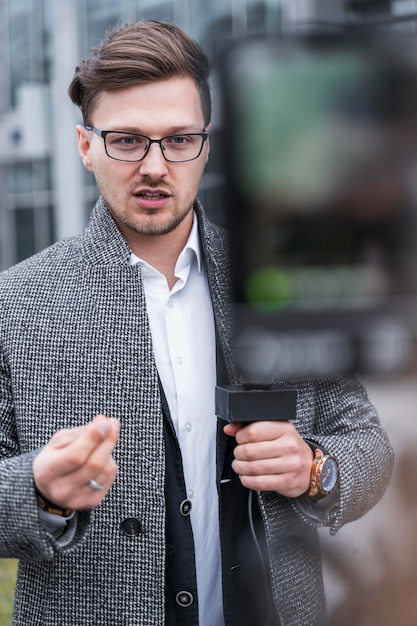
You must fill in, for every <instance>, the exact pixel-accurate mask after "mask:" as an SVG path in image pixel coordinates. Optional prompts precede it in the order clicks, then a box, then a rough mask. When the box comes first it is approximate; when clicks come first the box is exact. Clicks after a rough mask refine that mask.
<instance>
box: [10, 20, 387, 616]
mask: <svg viewBox="0 0 417 626" xmlns="http://www.w3.org/2000/svg"><path fill="white" fill-rule="evenodd" d="M69 93H70V96H71V98H72V100H73V101H74V103H75V104H77V105H78V106H79V107H80V108H81V111H82V114H83V125H79V126H78V127H77V134H78V146H79V152H80V155H81V158H82V160H83V163H84V165H85V167H86V168H87V169H88V170H89V171H92V172H94V174H95V177H96V180H97V184H98V187H99V190H100V192H101V197H100V199H99V201H98V202H97V205H96V207H95V208H94V211H93V214H92V216H91V220H90V224H89V226H88V228H87V229H86V231H85V232H84V233H83V234H82V235H80V236H79V237H75V238H73V239H70V240H68V241H63V242H60V243H57V244H56V245H54V246H52V247H51V248H49V249H48V250H46V251H44V252H42V253H40V254H39V255H37V256H35V257H34V258H31V259H28V260H27V261H25V262H23V263H22V264H20V265H18V266H17V267H14V268H11V269H10V270H9V271H7V272H5V273H4V274H3V275H2V277H1V283H0V296H1V309H0V310H1V339H0V340H1V396H0V410H1V435H0V437H1V439H0V442H1V456H2V460H1V462H0V480H1V485H2V497H1V503H0V520H1V525H0V556H2V557H16V558H19V559H20V569H19V575H18V582H17V589H16V605H15V615H14V623H15V624H19V625H22V624H28V623H30V624H33V626H35V625H39V626H41V625H42V626H47V625H57V624H60V625H65V626H86V625H87V624H88V625H91V626H93V625H94V626H97V625H103V626H104V625H106V626H110V625H111V626H116V625H117V626H122V625H126V626H127V625H128V626H133V625H135V626H136V625H143V626H145V625H146V626H150V625H155V626H160V625H162V624H164V623H166V624H167V625H168V626H174V625H180V624H181V626H184V625H185V626H186V625H188V624H200V626H203V625H204V626H224V625H227V626H229V625H236V626H244V625H245V624H246V625H248V626H260V625H263V624H265V625H266V624H269V625H272V624H274V625H278V624H279V625H281V626H289V625H293V626H295V625H297V626H300V625H302V624H305V625H306V626H307V625H308V626H313V625H314V624H319V623H320V624H321V623H323V618H324V615H325V606H324V605H325V602H324V593H323V582H322V577H321V567H320V558H319V553H318V539H317V531H316V527H318V526H321V525H328V526H330V527H331V530H332V532H336V531H337V529H338V528H340V526H341V525H342V524H343V523H346V522H348V521H351V520H353V519H355V518H357V517H359V516H360V515H362V514H363V513H365V512H366V511H367V510H368V509H369V508H370V507H371V506H372V505H373V504H375V502H376V501H377V500H378V499H379V498H380V497H381V495H382V493H383V491H384V489H385V487H386V485H387V482H388V480H389V476H390V473H391V469H392V450H391V447H390V445H389V443H388V441H387V437H386V434H385V433H384V431H383V430H382V429H381V427H380V424H379V422H378V419H377V416H376V414H375V411H374V409H373V407H372V406H371V405H370V403H369V401H368V399H367V397H366V393H365V391H364V390H363V388H362V387H361V386H360V385H359V384H358V383H356V382H354V381H344V380H338V379H334V380H317V381H288V383H287V384H289V385H291V386H296V387H297V391H298V400H297V416H296V418H295V419H294V420H293V421H292V422H290V421H287V422H273V421H272V422H266V421H263V422H262V421H261V422H257V423H256V424H255V423H250V424H246V425H244V424H242V425H231V424H229V425H227V426H226V427H224V431H223V426H224V424H223V425H221V424H220V421H219V423H218V421H217V419H216V416H215V414H214V387H215V385H216V382H219V383H233V382H239V379H238V375H237V373H236V371H235V368H234V364H233V361H232V358H231V342H230V324H229V317H230V305H229V303H228V295H229V284H228V259H227V252H226V240H225V234H224V232H223V231H222V230H221V229H219V228H217V227H215V226H214V225H212V224H211V223H209V222H208V220H207V219H206V217H205V215H204V211H203V209H202V207H201V205H200V203H199V202H198V200H197V199H196V197H197V191H198V187H199V183H200V180H201V176H202V174H203V170H204V167H205V164H206V162H207V159H208V155H209V148H210V142H209V135H208V133H209V129H210V91H209V85H208V64H207V60H206V57H205V55H204V53H203V52H202V50H201V48H200V47H199V46H198V45H197V44H196V43H195V42H194V41H193V40H192V39H190V38H189V37H188V36H187V35H185V34H184V33H183V32H182V31H181V30H179V29H178V28H176V27H174V26H171V25H169V24H163V23H158V22H148V21H144V22H140V23H138V24H134V25H129V26H125V27H123V28H120V29H115V30H113V31H111V32H110V33H108V34H107V36H106V38H105V39H104V41H103V43H102V44H101V45H100V46H99V47H98V48H97V49H95V50H93V52H92V53H91V55H90V56H89V57H87V58H86V59H84V60H83V61H82V63H81V64H80V66H79V67H78V68H77V69H76V72H75V76H74V78H73V81H72V83H71V86H70V90H69ZM307 439H308V441H306V440H307ZM322 450H324V452H325V453H326V454H327V452H330V453H331V454H332V455H334V457H335V458H336V459H337V461H336V460H335V459H333V457H331V459H330V460H333V466H332V467H333V470H334V475H333V479H334V480H333V481H332V484H331V485H330V484H329V485H328V487H326V486H323V493H321V490H319V491H318V490H317V488H316V487H315V485H314V484H313V485H312V484H311V482H310V479H311V476H312V475H313V476H315V475H316V472H315V469H316V466H317V459H318V457H319V456H320V455H321V454H322ZM315 457H316V461H315V462H313V459H314V458H315ZM313 482H314V481H313ZM326 489H327V491H328V494H327V491H326ZM253 490H254V491H256V492H257V495H256V496H255V497H252V493H253ZM252 526H253V529H254V530H253V532H251V527H252ZM254 533H255V534H254ZM270 593H271V594H272V598H273V602H270V597H269V595H270Z"/></svg>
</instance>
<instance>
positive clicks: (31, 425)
mask: <svg viewBox="0 0 417 626" xmlns="http://www.w3.org/2000/svg"><path fill="white" fill-rule="evenodd" d="M196 211H197V213H198V217H199V224H200V233H201V237H202V243H203V251H204V258H205V262H206V266H207V273H208V276H209V281H210V289H211V293H212V300H213V307H214V311H215V316H216V323H217V328H218V331H219V336H220V340H221V343H222V346H223V350H224V355H225V361H226V364H227V367H228V371H229V376H230V379H231V381H234V380H236V374H235V371H234V368H233V363H232V358H231V357H232V354H231V344H230V340H229V333H230V324H229V318H230V305H229V304H228V298H229V285H228V280H227V278H226V277H227V276H228V269H229V268H228V260H227V253H226V245H225V239H224V233H223V231H222V230H220V229H218V228H217V227H215V226H213V225H211V224H210V223H209V222H208V221H207V220H206V218H205V216H204V214H203V212H202V209H201V206H200V205H199V203H197V204H196ZM129 255H130V250H129V248H128V246H127V244H126V242H125V240H124V239H123V237H122V236H121V234H120V233H119V231H118V230H117V228H116V226H115V224H114V222H113V220H112V218H111V216H110V214H109V212H108V210H107V208H106V207H105V205H104V204H103V202H102V201H101V200H100V201H99V202H98V203H97V205H96V207H95V209H94V211H93V214H92V217H91V221H90V224H89V227H88V228H87V229H86V231H85V232H84V233H83V234H82V235H81V236H79V237H75V238H73V239H70V240H67V241H63V242H60V243H58V244H56V245H54V246H52V247H50V248H49V249H47V250H45V251H44V252H42V253H40V254H38V255H36V256H35V257H33V258H31V259H28V260H27V261H25V262H23V263H21V264H19V265H17V266H15V267H13V268H11V269H10V270H8V271H7V272H4V273H3V274H2V275H1V276H0V306H1V309H0V368H1V369H0V458H1V460H0V485H1V494H0V557H17V558H19V559H20V566H19V575H18V583H17V589H16V607H15V616H14V622H13V623H14V624H15V625H19V626H26V625H27V624H30V625H31V626H58V625H60V626H163V624H164V569H165V546H164V541H165V540H164V525H165V503H164V469H165V467H164V449H163V420H162V413H161V407H160V397H159V390H158V379H157V372H156V368H155V363H154V359H153V352H152V342H151V335H150V330H149V324H148V319H147V315H146V307H145V299H144V293H143V288H142V280H141V274H140V269H139V268H138V267H130V266H129V263H128V259H129ZM289 384H297V386H298V389H299V402H298V414H297V423H296V426H297V428H298V429H299V431H300V432H301V434H303V435H309V436H310V437H311V436H314V438H316V439H317V440H318V441H320V442H321V443H322V444H323V445H325V446H326V447H327V448H329V449H331V450H332V451H334V453H335V454H336V455H337V457H338V458H339V461H340V466H341V476H342V481H341V501H340V504H336V505H334V507H333V508H330V509H329V510H328V509H324V510H323V507H321V506H319V505H308V504H307V503H306V502H304V501H303V499H302V498H300V499H298V500H295V501H291V500H289V499H286V498H283V497H281V496H279V495H277V494H271V493H263V494H260V495H259V501H260V506H261V511H262V514H263V516H264V520H265V528H266V534H267V540H268V547H269V551H270V555H271V562H272V572H271V575H272V585H273V591H274V596H275V599H276V603H277V606H278V610H279V613H280V616H281V621H282V626H315V625H316V624H317V625H318V624H322V623H323V617H324V611H325V609H324V596H323V584H322V577H321V568H320V562H319V557H318V538H317V531H316V527H317V526H319V525H323V524H326V525H329V526H331V527H332V532H336V530H337V529H338V528H339V527H340V526H341V525H342V524H343V523H346V522H347V521H351V520H353V519H355V518H357V517H359V516H360V515H362V514H363V513H365V512H366V511H367V510H368V509H369V508H370V507H371V506H373V505H374V504H375V503H376V502H377V500H378V499H379V498H380V497H381V495H382V493H383V492H384V490H385V487H386V485H387V483H388V480H389V477H390V473H391V469H392V450H391V448H390V445H389V443H388V441H387V438H386V434H385V432H384V431H383V430H382V429H381V427H380V425H379V422H378V419H377V416H376V414H375V411H374V409H373V407H372V406H371V405H370V404H369V402H368V399H367V396H366V393H365V391H364V390H363V388H362V387H361V386H360V385H359V384H358V383H357V382H353V381H343V380H338V379H333V380H329V379H328V380H320V381H289ZM97 413H105V414H107V415H109V416H114V417H117V418H119V419H120V421H121V424H122V428H121V433H120V441H119V444H118V446H117V448H116V451H115V458H116V461H117V463H118V465H119V473H118V476H117V478H116V481H115V484H114V486H113V488H112V489H111V491H110V492H109V494H108V495H107V497H106V498H105V500H104V502H103V503H102V504H101V505H100V506H99V507H98V508H97V509H96V510H95V511H94V512H84V513H80V514H77V515H76V517H75V519H74V520H72V521H71V523H70V525H69V528H68V530H67V532H66V533H65V535H64V536H63V537H62V538H61V539H60V540H54V539H53V538H52V537H51V536H50V535H48V533H47V532H46V531H45V530H44V528H43V527H42V525H41V524H40V523H39V520H38V513H37V507H36V501H35V492H34V486H33V482H32V474H31V465H32V461H33V458H34V455H35V454H36V450H37V449H38V448H39V447H41V446H42V445H44V444H45V443H46V442H47V441H48V439H49V438H50V437H51V436H52V435H53V433H54V432H56V431H57V430H59V429H60V428H71V427H74V426H78V425H80V424H82V423H86V422H89V421H90V420H91V419H92V417H93V416H94V415H96V414H97ZM128 517H136V518H140V519H141V520H142V523H143V533H142V534H141V535H139V537H133V538H131V537H127V536H126V535H124V534H123V533H122V532H121V530H120V523H121V522H122V520H124V519H125V518H128Z"/></svg>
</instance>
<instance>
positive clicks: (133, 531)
mask: <svg viewBox="0 0 417 626" xmlns="http://www.w3.org/2000/svg"><path fill="white" fill-rule="evenodd" d="M120 528H121V529H122V531H123V532H124V534H125V535H127V536H128V537H136V536H137V535H140V533H141V532H142V524H141V523H140V520H138V519H136V517H128V518H127V519H125V520H123V522H122V523H121V524H120Z"/></svg>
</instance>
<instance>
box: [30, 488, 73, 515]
mask: <svg viewBox="0 0 417 626" xmlns="http://www.w3.org/2000/svg"><path fill="white" fill-rule="evenodd" d="M36 503H37V505H38V507H39V508H40V509H42V511H46V512H47V513H51V514H52V515H59V516H60V517H70V515H71V514H72V509H63V508H61V507H60V506H58V505H57V504H54V503H53V502H51V501H50V500H48V499H47V498H45V496H44V495H42V494H40V493H39V491H38V490H36Z"/></svg>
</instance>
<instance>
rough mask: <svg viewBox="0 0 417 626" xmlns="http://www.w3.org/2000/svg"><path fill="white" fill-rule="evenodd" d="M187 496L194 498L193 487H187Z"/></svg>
mask: <svg viewBox="0 0 417 626" xmlns="http://www.w3.org/2000/svg"><path fill="white" fill-rule="evenodd" d="M187 496H188V497H189V498H194V489H189V490H188V491H187Z"/></svg>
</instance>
